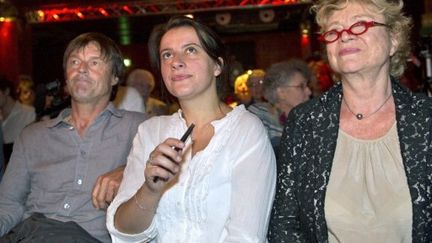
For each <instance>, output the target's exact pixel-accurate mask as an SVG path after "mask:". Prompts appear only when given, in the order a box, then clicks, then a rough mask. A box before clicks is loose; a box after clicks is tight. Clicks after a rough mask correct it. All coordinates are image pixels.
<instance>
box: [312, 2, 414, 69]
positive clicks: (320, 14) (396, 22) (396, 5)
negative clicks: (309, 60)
mask: <svg viewBox="0 0 432 243" xmlns="http://www.w3.org/2000/svg"><path fill="white" fill-rule="evenodd" d="M350 3H359V4H361V5H364V6H368V7H369V9H370V10H371V11H373V12H378V13H380V14H382V15H383V16H384V19H385V24H387V25H388V29H389V32H390V35H391V36H392V37H393V38H395V39H396V40H397V41H398V42H399V45H398V46H397V49H396V52H395V53H394V54H393V56H392V57H391V58H390V75H392V76H394V77H400V76H401V75H402V74H403V73H404V71H405V68H406V62H407V59H408V57H409V55H410V53H411V42H410V31H411V28H412V20H411V18H409V17H407V16H405V15H404V13H403V12H402V8H403V1H402V0H318V1H317V2H316V3H315V4H314V5H313V6H312V8H311V10H312V11H314V12H315V13H316V18H315V19H316V22H317V24H318V25H319V26H320V28H321V30H320V32H321V33H322V32H325V31H326V30H327V29H326V28H327V23H328V19H329V17H330V15H331V14H332V13H333V12H334V11H338V10H341V9H344V8H345V7H346V6H347V5H348V4H350Z"/></svg>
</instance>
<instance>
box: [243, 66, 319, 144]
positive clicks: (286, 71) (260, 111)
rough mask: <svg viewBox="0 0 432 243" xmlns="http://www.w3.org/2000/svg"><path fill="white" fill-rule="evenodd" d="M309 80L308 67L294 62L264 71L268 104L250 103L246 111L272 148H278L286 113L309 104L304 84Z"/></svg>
mask: <svg viewBox="0 0 432 243" xmlns="http://www.w3.org/2000/svg"><path fill="white" fill-rule="evenodd" d="M313 78H314V76H313V73H312V71H311V70H310V69H309V67H308V65H307V64H306V63H305V62H304V61H302V60H297V59H293V60H290V61H287V62H280V63H275V64H273V65H271V66H270V68H268V69H267V71H266V75H265V76H264V82H263V85H264V97H265V98H266V99H267V100H268V102H258V103H254V104H252V105H250V106H249V107H248V110H249V111H250V112H252V113H254V114H255V115H257V116H258V117H259V118H260V119H261V120H262V122H263V124H264V126H265V127H266V128H267V131H268V134H269V137H270V140H271V142H272V145H273V147H274V148H277V147H278V144H279V141H280V137H281V136H282V130H283V127H284V125H285V121H286V117H287V115H288V113H289V112H290V110H291V109H292V108H293V107H295V106H297V105H298V104H300V103H302V102H305V101H307V100H309V97H310V95H311V90H310V88H309V86H308V83H309V81H310V80H312V79H313Z"/></svg>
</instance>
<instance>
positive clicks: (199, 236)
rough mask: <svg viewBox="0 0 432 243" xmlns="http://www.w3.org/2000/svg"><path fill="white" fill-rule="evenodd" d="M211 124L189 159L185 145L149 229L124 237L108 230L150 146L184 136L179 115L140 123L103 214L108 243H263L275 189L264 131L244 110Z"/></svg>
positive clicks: (140, 177) (140, 176)
mask: <svg viewBox="0 0 432 243" xmlns="http://www.w3.org/2000/svg"><path fill="white" fill-rule="evenodd" d="M211 124H212V125H213V126H214V129H215V134H214V136H213V138H212V139H211V141H210V143H209V144H208V145H207V147H206V148H205V149H204V150H202V151H200V152H198V153H197V154H195V156H194V157H193V158H191V156H190V151H191V150H190V139H189V140H188V141H186V147H185V148H184V149H183V154H184V164H183V166H182V170H181V172H180V174H179V177H178V180H177V181H174V183H173V185H172V186H171V187H169V188H168V189H167V190H166V192H165V193H164V194H163V196H162V198H161V200H160V202H159V205H158V208H157V211H156V215H155V217H154V218H153V221H152V224H151V225H150V227H149V228H148V229H146V230H145V231H143V232H142V233H139V234H136V235H128V234H123V233H121V232H119V231H118V230H117V229H116V228H115V227H114V224H113V216H114V214H115V212H116V210H117V208H118V207H119V205H120V204H121V203H123V202H125V201H127V200H128V199H129V198H131V197H132V196H133V195H134V194H135V192H136V191H137V190H138V188H139V187H141V185H142V184H143V183H144V180H145V178H144V168H145V165H146V161H147V159H148V156H149V153H150V152H151V151H153V149H154V148H155V146H157V145H158V144H160V143H161V142H162V141H164V140H165V139H166V138H168V137H176V138H179V137H181V136H182V134H183V133H184V132H185V131H186V129H187V127H186V123H185V121H184V120H183V118H182V116H181V111H180V112H178V113H175V114H173V115H171V116H156V117H153V118H151V119H149V120H147V121H145V122H144V123H143V124H141V126H140V127H139V129H138V134H137V136H136V137H135V139H134V142H133V148H132V150H131V153H130V155H129V158H128V161H127V167H126V169H125V172H124V177H123V181H122V183H121V185H120V188H119V192H118V194H117V196H116V198H115V199H114V201H113V202H112V203H111V205H110V207H109V208H108V215H107V227H108V230H109V231H110V233H111V236H112V240H113V242H114V243H116V242H158V243H176V242H181V243H188V242H190V243H201V242H206V243H212V242H215V243H219V242H242V243H248V242H251V243H252V242H254V243H261V242H265V239H266V235H267V228H268V223H269V217H270V211H271V208H272V203H273V197H274V193H275V184H276V160H275V156H274V153H273V149H272V146H271V144H270V141H269V139H268V136H267V131H266V130H265V128H264V126H263V125H262V123H261V121H260V120H259V119H258V118H257V117H256V116H254V115H253V114H251V113H250V112H248V111H247V110H246V109H245V108H244V106H238V107H236V108H234V110H232V111H231V112H230V113H228V114H227V115H226V116H225V117H224V118H222V119H221V120H216V121H213V122H212V123H211ZM131 220H134V219H131Z"/></svg>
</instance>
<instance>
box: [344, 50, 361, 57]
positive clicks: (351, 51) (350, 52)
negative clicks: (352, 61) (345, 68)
mask: <svg viewBox="0 0 432 243" xmlns="http://www.w3.org/2000/svg"><path fill="white" fill-rule="evenodd" d="M359 51H360V49H358V48H343V49H342V50H340V51H339V56H345V55H350V54H355V53H358V52H359Z"/></svg>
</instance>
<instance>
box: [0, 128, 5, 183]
mask: <svg viewBox="0 0 432 243" xmlns="http://www.w3.org/2000/svg"><path fill="white" fill-rule="evenodd" d="M0 122H1V120H0ZM0 144H3V130H2V127H1V126H0ZM5 167H6V166H5V160H4V154H3V146H0V182H1V179H2V178H3V174H4V170H5Z"/></svg>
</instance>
